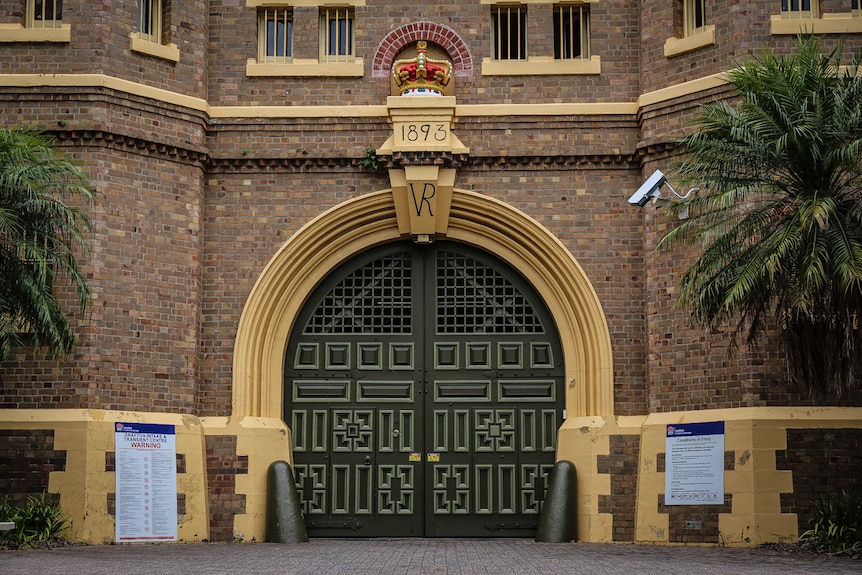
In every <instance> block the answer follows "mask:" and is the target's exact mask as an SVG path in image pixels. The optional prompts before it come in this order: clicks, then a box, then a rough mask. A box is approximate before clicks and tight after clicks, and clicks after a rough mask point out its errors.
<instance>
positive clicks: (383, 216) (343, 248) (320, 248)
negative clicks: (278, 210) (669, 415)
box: [232, 189, 614, 419]
mask: <svg viewBox="0 0 862 575" xmlns="http://www.w3.org/2000/svg"><path fill="white" fill-rule="evenodd" d="M447 238H449V239H451V240H454V241H459V242H463V243H465V244H469V245H472V246H476V247H478V248H481V249H484V250H486V251H488V252H490V253H493V254H495V255H497V257H499V258H501V259H502V260H504V261H506V262H508V263H509V265H511V266H512V267H514V268H515V269H517V270H518V271H519V272H520V273H521V274H523V275H524V277H526V278H527V279H528V280H529V281H530V282H531V283H532V284H533V287H534V288H535V289H536V290H537V291H538V292H539V295H541V297H542V298H543V299H544V301H545V303H546V304H547V306H548V308H549V310H550V312H551V315H552V316H553V317H554V319H555V321H556V324H557V330H558V331H559V334H560V340H561V342H562V346H563V355H564V363H565V372H566V408H567V411H568V416H569V417H576V416H589V415H603V416H611V415H613V408H614V406H613V356H612V353H611V340H610V333H609V331H608V326H607V322H606V320H605V315H604V312H603V311H602V307H601V304H600V302H599V299H598V296H597V295H596V293H595V290H593V287H592V285H591V284H590V282H589V280H588V279H587V277H586V274H584V271H583V269H581V267H580V265H579V264H578V263H577V261H576V260H575V259H574V257H573V256H572V255H571V253H570V252H569V251H568V250H567V249H566V248H565V246H563V245H562V244H561V243H560V242H559V240H557V239H556V238H555V237H554V236H553V235H552V234H551V233H550V232H549V231H548V230H547V229H546V228H544V227H543V226H542V225H541V224H539V223H538V222H537V221H535V220H534V219H532V218H530V217H529V216H527V215H526V214H524V213H523V212H521V211H519V210H517V209H515V208H513V207H512V206H509V205H507V204H505V203H503V202H500V201H498V200H495V199H493V198H490V197H488V196H484V195H481V194H478V193H475V192H470V191H467V190H459V189H455V190H454V191H453V197H452V209H451V214H450V219H449V230H448V233H447ZM400 239H401V236H400V235H399V233H398V226H397V222H396V218H395V205H394V202H393V200H392V191H391V190H382V191H379V192H374V193H370V194H366V195H363V196H359V197H357V198H354V199H352V200H349V201H347V202H344V203H342V204H339V205H338V206H335V207H333V208H331V209H330V210H328V211H326V212H324V213H323V214H321V215H320V216H318V217H317V218H315V219H314V220H312V221H311V222H309V223H308V224H306V225H305V226H304V227H302V228H301V229H300V230H299V231H297V232H296V234H294V235H293V236H292V237H291V238H290V239H289V240H288V241H287V242H286V243H285V244H284V245H283V246H282V247H281V249H279V251H278V252H277V253H276V254H275V255H274V256H273V258H272V259H271V260H270V261H269V263H268V264H267V266H266V267H265V268H264V270H263V272H262V273H261V275H260V277H259V278H258V280H257V282H256V283H255V285H254V287H253V288H252V290H251V293H250V294H249V297H248V300H247V301H246V305H245V308H244V309H243V313H242V316H241V318H240V322H239V327H238V330H237V337H236V343H235V346H234V358H233V406H232V407H233V415H234V416H238V417H242V416H253V417H267V418H276V419H281V418H282V409H283V403H282V402H283V375H284V352H285V350H286V349H287V343H288V339H289V338H290V332H291V329H292V327H293V323H294V321H295V319H296V317H297V315H298V314H299V312H300V311H301V309H302V306H303V304H304V303H305V299H306V297H307V295H308V294H309V293H311V291H312V290H313V289H314V288H315V287H316V286H317V285H318V284H319V283H320V281H321V280H322V279H323V278H325V277H326V276H327V275H328V274H329V273H330V272H331V271H332V270H334V269H335V268H336V267H337V266H338V265H340V264H341V263H343V262H344V261H346V260H348V259H349V258H351V257H352V256H353V255H355V254H357V253H360V252H362V251H365V250H367V249H369V248H372V247H374V246H377V245H380V244H383V243H387V242H392V241H398V240H400Z"/></svg>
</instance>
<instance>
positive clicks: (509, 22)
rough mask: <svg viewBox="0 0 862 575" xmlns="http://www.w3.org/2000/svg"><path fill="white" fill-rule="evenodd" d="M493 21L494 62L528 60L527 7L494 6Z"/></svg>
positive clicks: (492, 11)
mask: <svg viewBox="0 0 862 575" xmlns="http://www.w3.org/2000/svg"><path fill="white" fill-rule="evenodd" d="M491 20H492V38H491V41H492V43H493V46H492V53H493V58H494V60H526V59H527V7H526V6H494V7H493V8H492V9H491Z"/></svg>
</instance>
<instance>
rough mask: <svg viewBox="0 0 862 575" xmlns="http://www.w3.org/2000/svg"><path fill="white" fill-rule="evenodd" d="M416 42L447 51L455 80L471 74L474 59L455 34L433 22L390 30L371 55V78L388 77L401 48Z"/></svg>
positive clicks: (417, 23) (414, 23) (418, 23)
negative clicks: (426, 42) (421, 41)
mask: <svg viewBox="0 0 862 575" xmlns="http://www.w3.org/2000/svg"><path fill="white" fill-rule="evenodd" d="M418 40H427V41H428V42H433V43H434V44H437V45H438V46H440V47H442V48H443V49H444V50H446V51H447V52H448V53H449V57H450V58H452V67H453V68H454V69H455V76H456V77H458V78H465V77H469V76H472V75H473V57H472V56H470V50H469V49H468V48H467V45H466V44H465V43H464V40H462V39H461V37H460V36H459V35H458V33H457V32H455V31H454V30H452V29H451V28H447V27H446V26H443V25H441V24H435V23H434V22H413V23H412V24H405V25H404V26H401V27H400V28H397V29H395V30H393V31H392V32H390V33H389V34H387V35H386V37H385V38H383V40H382V41H381V42H380V45H378V46H377V52H375V54H374V63H373V65H372V67H371V76H372V77H374V78H384V77H386V76H389V73H390V71H391V70H392V62H393V61H395V56H396V55H397V54H398V52H400V51H401V50H403V49H404V46H407V45H408V44H410V43H412V42H416V41H418Z"/></svg>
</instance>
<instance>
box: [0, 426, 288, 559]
mask: <svg viewBox="0 0 862 575" xmlns="http://www.w3.org/2000/svg"><path fill="white" fill-rule="evenodd" d="M118 421H122V422H136V423H160V424H167V425H174V426H175V428H176V443H177V454H178V455H182V456H183V457H184V460H185V473H178V474H177V492H178V493H180V494H183V495H184V496H185V511H186V512H185V513H184V514H181V515H180V516H179V517H178V521H179V523H178V538H179V540H180V541H184V542H193V541H204V540H208V539H209V538H210V533H209V529H210V522H209V507H210V502H209V497H208V489H207V450H206V437H207V436H210V435H213V436H217V435H234V436H236V438H237V453H238V455H241V456H247V457H248V473H247V474H244V475H238V476H237V481H236V491H237V493H238V494H241V495H244V496H245V500H246V510H247V513H245V514H239V515H236V516H235V518H234V526H235V531H236V532H237V538H238V539H243V540H249V541H250V540H252V539H256V540H257V541H261V540H263V537H264V533H265V517H264V511H265V509H266V475H267V470H268V468H269V465H270V463H272V462H273V461H277V460H287V461H290V459H289V458H290V434H289V432H288V430H287V428H286V427H285V425H284V423H283V422H282V421H281V420H267V419H263V418H249V417H247V418H212V419H199V418H197V417H194V416H190V415H178V414H165V413H141V412H128V411H101V410H65V409H55V410H47V409H46V410H25V409H21V410H0V429H4V430H5V429H9V430H28V429H33V430H53V432H54V449H55V450H62V451H65V454H66V465H65V470H63V471H54V472H52V473H51V474H50V477H49V481H48V493H51V494H57V495H59V501H60V506H61V508H62V510H63V513H64V514H65V515H66V516H68V517H69V519H70V526H71V531H70V533H69V536H70V537H71V538H72V539H73V540H79V541H86V542H88V543H111V542H113V541H114V537H115V523H114V516H113V515H110V514H109V513H108V498H109V494H114V493H115V492H116V483H115V482H116V478H115V473H114V472H113V471H106V467H108V466H107V465H106V457H107V454H108V453H113V452H114V449H115V447H114V423H116V422H118ZM0 472H2V470H0Z"/></svg>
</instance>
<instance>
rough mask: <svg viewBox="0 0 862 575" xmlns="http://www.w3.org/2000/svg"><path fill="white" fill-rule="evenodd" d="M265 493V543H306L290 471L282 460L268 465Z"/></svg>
mask: <svg viewBox="0 0 862 575" xmlns="http://www.w3.org/2000/svg"><path fill="white" fill-rule="evenodd" d="M266 491H267V493H266V540H267V541H269V542H270V543H303V542H305V541H308V534H307V533H306V531H305V520H304V519H303V517H302V507H301V505H300V503H299V493H298V492H297V491H296V484H295V483H294V481H293V470H291V468H290V465H288V464H287V462H286V461H274V462H273V463H272V465H270V466H269V471H268V473H267V482H266Z"/></svg>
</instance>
